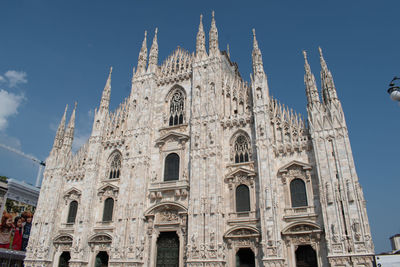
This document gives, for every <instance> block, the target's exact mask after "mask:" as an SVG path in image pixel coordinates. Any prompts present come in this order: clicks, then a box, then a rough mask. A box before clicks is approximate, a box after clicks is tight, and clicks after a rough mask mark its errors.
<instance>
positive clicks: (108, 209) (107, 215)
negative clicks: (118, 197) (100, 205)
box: [103, 198, 114, 222]
mask: <svg viewBox="0 0 400 267" xmlns="http://www.w3.org/2000/svg"><path fill="white" fill-rule="evenodd" d="M113 209H114V199H112V198H107V199H106V200H105V201H104V212H103V222H109V221H112V215H113Z"/></svg>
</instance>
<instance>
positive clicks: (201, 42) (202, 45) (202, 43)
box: [196, 15, 207, 59]
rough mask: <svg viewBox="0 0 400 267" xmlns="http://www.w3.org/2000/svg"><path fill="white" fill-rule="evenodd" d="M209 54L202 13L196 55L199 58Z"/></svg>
mask: <svg viewBox="0 0 400 267" xmlns="http://www.w3.org/2000/svg"><path fill="white" fill-rule="evenodd" d="M205 56H207V52H206V36H205V33H204V29H203V15H200V23H199V30H198V32H197V36H196V57H197V58H198V59H201V58H204V57H205Z"/></svg>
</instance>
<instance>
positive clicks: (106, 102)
mask: <svg viewBox="0 0 400 267" xmlns="http://www.w3.org/2000/svg"><path fill="white" fill-rule="evenodd" d="M112 69H113V68H112V67H110V72H109V74H108V78H107V82H106V85H105V86H104V90H103V94H102V95H101V101H100V109H99V110H108V107H109V106H110V96H111V74H112Z"/></svg>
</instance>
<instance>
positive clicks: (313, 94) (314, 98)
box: [303, 50, 320, 105]
mask: <svg viewBox="0 0 400 267" xmlns="http://www.w3.org/2000/svg"><path fill="white" fill-rule="evenodd" d="M303 56H304V70H305V74H304V84H305V85H306V95H307V101H308V104H309V105H313V104H315V103H320V99H319V94H318V88H317V84H316V82H315V77H314V74H312V72H311V68H310V64H308V60H307V52H306V51H304V50H303Z"/></svg>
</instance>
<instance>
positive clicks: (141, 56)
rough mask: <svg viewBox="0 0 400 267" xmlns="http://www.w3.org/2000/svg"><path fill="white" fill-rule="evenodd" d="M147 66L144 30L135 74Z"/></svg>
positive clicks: (145, 32)
mask: <svg viewBox="0 0 400 267" xmlns="http://www.w3.org/2000/svg"><path fill="white" fill-rule="evenodd" d="M146 66H147V31H144V39H143V43H142V48H141V49H140V52H139V58H138V64H137V71H136V73H137V74H143V73H145V71H146Z"/></svg>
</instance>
